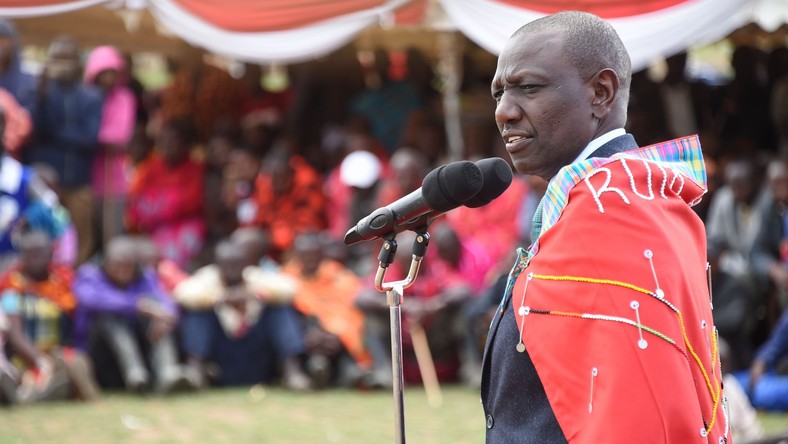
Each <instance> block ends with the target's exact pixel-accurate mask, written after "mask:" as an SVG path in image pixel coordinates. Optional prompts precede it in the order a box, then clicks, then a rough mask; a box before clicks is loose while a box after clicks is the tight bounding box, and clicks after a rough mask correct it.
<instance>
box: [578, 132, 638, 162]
mask: <svg viewBox="0 0 788 444" xmlns="http://www.w3.org/2000/svg"><path fill="white" fill-rule="evenodd" d="M626 133H627V132H626V131H625V130H624V128H617V129H614V130H612V131H608V132H606V133H605V134H602V135H601V136H599V137H597V138H596V139H594V140H592V141H591V142H589V143H588V145H586V147H585V148H584V149H583V151H581V152H580V154H579V155H578V156H577V157H576V158H575V160H573V161H572V163H575V162H580V161H581V160H586V159H587V158H588V156H590V155H591V154H592V153H593V152H594V151H596V150H597V149H599V147H601V146H602V145H604V144H606V143H608V142H610V141H611V140H613V139H615V138H616V137H620V136H623V135H624V134H626Z"/></svg>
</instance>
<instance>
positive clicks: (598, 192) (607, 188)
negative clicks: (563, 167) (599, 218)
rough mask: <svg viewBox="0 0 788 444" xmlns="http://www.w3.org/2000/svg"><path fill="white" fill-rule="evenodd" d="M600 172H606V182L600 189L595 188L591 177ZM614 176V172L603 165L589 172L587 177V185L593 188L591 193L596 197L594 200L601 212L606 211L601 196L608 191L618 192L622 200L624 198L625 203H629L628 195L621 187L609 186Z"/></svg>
mask: <svg viewBox="0 0 788 444" xmlns="http://www.w3.org/2000/svg"><path fill="white" fill-rule="evenodd" d="M599 173H605V174H606V177H605V183H604V184H602V186H601V187H600V188H599V189H595V188H594V186H593V185H591V178H592V177H594V176H596V175H597V174H599ZM612 176H613V173H611V172H610V170H609V169H607V168H605V167H602V168H599V169H597V170H596V171H594V172H592V173H591V174H589V175H588V176H586V178H585V182H586V185H588V189H589V190H591V195H592V196H593V197H594V201H595V202H596V206H597V208H599V212H600V213H604V212H605V207H604V206H602V201H600V200H599V196H601V195H602V194H604V193H608V192H613V193H616V194H618V195H619V197H621V200H623V201H624V203H626V204H627V205H629V199H628V198H627V196H626V195H625V194H624V193H623V192H622V191H621V190H620V189H618V188H616V187H610V186H608V185H610V179H611V178H612Z"/></svg>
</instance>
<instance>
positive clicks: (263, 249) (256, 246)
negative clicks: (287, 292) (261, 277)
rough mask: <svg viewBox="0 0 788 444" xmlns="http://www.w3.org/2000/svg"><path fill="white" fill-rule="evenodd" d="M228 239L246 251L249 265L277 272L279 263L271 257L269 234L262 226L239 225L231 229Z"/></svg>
mask: <svg viewBox="0 0 788 444" xmlns="http://www.w3.org/2000/svg"><path fill="white" fill-rule="evenodd" d="M230 239H231V240H232V241H233V242H235V243H237V244H238V245H240V246H241V248H243V249H244V251H246V253H247V256H248V258H247V259H248V260H247V263H248V264H249V265H254V266H256V267H260V268H262V269H263V270H265V271H271V272H277V271H279V270H280V268H282V267H281V265H280V264H279V262H277V261H276V260H275V259H274V258H273V257H271V254H270V253H271V236H270V235H269V234H268V232H267V231H266V230H264V229H262V228H257V227H241V228H238V229H236V230H235V231H233V234H232V235H231V236H230Z"/></svg>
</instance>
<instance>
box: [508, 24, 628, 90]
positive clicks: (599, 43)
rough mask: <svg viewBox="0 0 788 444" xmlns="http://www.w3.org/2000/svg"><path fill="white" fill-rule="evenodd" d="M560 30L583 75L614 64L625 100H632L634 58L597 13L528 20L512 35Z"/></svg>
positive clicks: (570, 54) (568, 50) (571, 58)
mask: <svg viewBox="0 0 788 444" xmlns="http://www.w3.org/2000/svg"><path fill="white" fill-rule="evenodd" d="M548 30H550V31H554V30H560V31H562V32H563V34H564V36H565V38H566V40H565V42H564V50H565V51H566V54H567V55H568V56H569V60H570V61H571V62H572V64H573V65H574V66H576V67H577V70H578V72H580V74H581V75H582V76H584V77H590V76H591V75H593V74H595V73H597V72H599V71H601V70H603V69H605V68H611V69H612V70H613V71H615V72H616V75H618V82H619V89H618V94H619V97H620V99H619V100H621V101H622V102H621V103H622V104H624V105H626V103H627V102H628V101H629V85H630V82H631V79H632V61H631V60H630V58H629V53H628V52H627V49H626V47H624V43H623V42H622V41H621V37H619V35H618V33H617V32H616V30H615V29H613V26H611V25H610V23H608V22H606V21H604V20H602V19H601V18H599V17H597V16H596V15H594V14H589V13H587V12H581V11H563V12H559V13H556V14H552V15H548V16H545V17H541V18H538V19H536V20H534V21H532V22H528V23H526V24H525V25H523V26H522V27H521V28H520V29H518V30H517V31H515V33H514V34H513V35H512V37H515V36H517V35H520V34H523V33H531V32H540V31H548Z"/></svg>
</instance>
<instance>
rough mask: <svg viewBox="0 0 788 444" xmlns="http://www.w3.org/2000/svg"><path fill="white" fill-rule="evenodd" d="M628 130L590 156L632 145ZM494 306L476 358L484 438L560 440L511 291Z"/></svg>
mask: <svg viewBox="0 0 788 444" xmlns="http://www.w3.org/2000/svg"><path fill="white" fill-rule="evenodd" d="M637 148H638V145H637V143H636V142H635V139H634V138H633V137H632V135H630V134H626V135H623V136H620V137H617V138H615V139H613V140H611V141H610V142H608V143H606V144H604V145H602V146H601V147H600V148H599V149H598V150H596V151H594V153H592V154H591V156H590V157H610V156H612V155H613V154H615V153H619V152H622V151H630V150H633V149H637ZM502 307H503V308H502V310H499V311H497V312H496V314H495V317H494V318H493V321H492V324H491V325H490V332H489V333H488V335H487V345H486V347H485V352H484V362H483V364H482V369H483V370H482V387H481V396H482V406H483V408H484V414H485V416H486V426H487V442H488V443H493V444H498V443H518V444H530V443H533V444H543V443H549V444H554V443H562V442H566V438H565V437H564V434H563V432H562V431H561V427H560V426H559V425H558V421H557V420H556V418H555V414H554V413H553V410H552V408H551V407H550V403H549V401H548V400H547V396H546V395H545V391H544V388H543V387H542V382H541V381H540V380H539V375H538V374H537V373H536V369H535V368H534V365H533V363H532V362H531V358H530V356H529V355H528V350H526V351H525V352H524V353H519V352H518V351H517V350H515V347H514V344H517V343H518V342H520V340H519V338H520V331H519V330H518V328H517V325H516V322H515V315H514V310H513V309H512V304H511V297H508V298H507V300H506V301H505V302H504V304H503V305H502Z"/></svg>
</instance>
